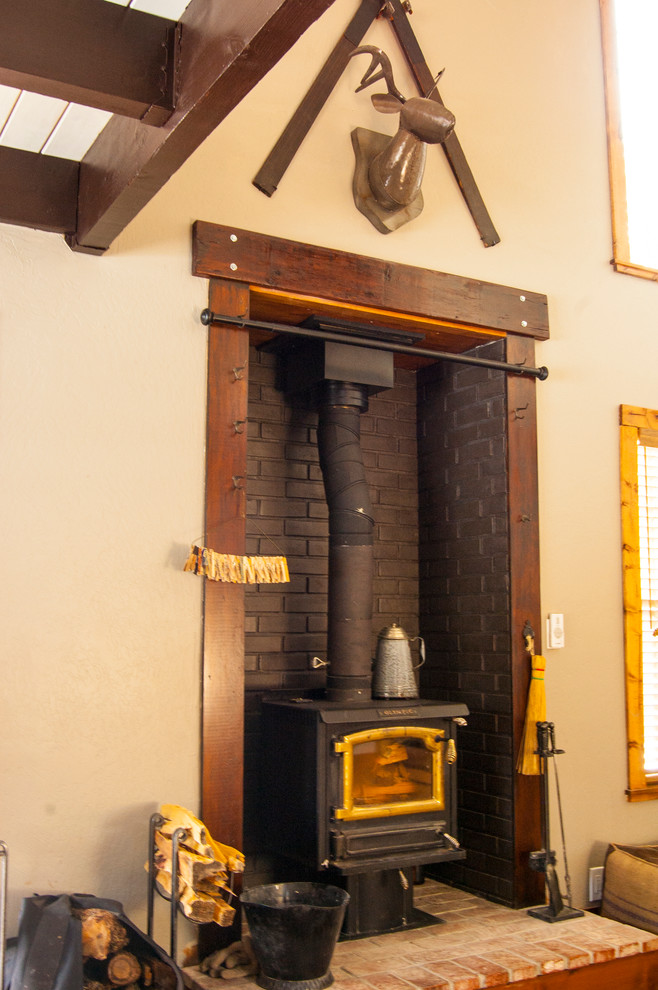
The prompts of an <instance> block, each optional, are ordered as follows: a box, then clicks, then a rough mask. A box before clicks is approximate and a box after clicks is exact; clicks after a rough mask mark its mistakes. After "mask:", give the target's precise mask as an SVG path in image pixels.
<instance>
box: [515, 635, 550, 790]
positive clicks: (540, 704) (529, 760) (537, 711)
mask: <svg viewBox="0 0 658 990" xmlns="http://www.w3.org/2000/svg"><path fill="white" fill-rule="evenodd" d="M523 635H524V636H525V641H526V650H527V651H528V653H529V654H530V662H531V674H530V687H529V688H528V705H527V708H526V713H525V724H524V726H523V736H522V738H521V748H520V750H519V758H518V761H517V764H516V772H517V773H522V774H526V775H528V776H530V775H533V774H534V775H539V774H541V764H540V760H539V754H538V752H537V722H545V721H546V690H545V686H544V671H545V669H546V660H545V659H544V657H542V656H535V639H534V635H533V632H532V629H531V628H530V626H529V625H528V624H526V626H525V628H524V630H523Z"/></svg>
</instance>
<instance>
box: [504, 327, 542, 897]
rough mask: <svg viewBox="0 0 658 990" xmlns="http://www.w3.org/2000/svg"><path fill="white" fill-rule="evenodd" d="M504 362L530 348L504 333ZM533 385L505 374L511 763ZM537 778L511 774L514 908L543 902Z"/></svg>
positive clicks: (531, 516) (532, 555) (528, 535)
mask: <svg viewBox="0 0 658 990" xmlns="http://www.w3.org/2000/svg"><path fill="white" fill-rule="evenodd" d="M507 360H508V361H510V362H511V363H513V364H521V363H524V364H527V365H534V361H535V343H534V341H533V340H531V339H530V338H528V337H519V336H516V335H514V334H510V335H509V336H508V338H507ZM536 388H537V385H536V382H535V381H534V380H533V379H530V378H522V377H521V376H517V375H509V377H508V385H507V403H508V408H507V412H508V416H509V432H508V437H509V450H508V475H509V534H510V597H511V630H512V646H511V651H512V681H513V687H512V698H513V720H514V727H513V736H512V738H513V747H514V749H513V752H514V759H515V760H516V757H517V755H518V752H519V748H520V746H521V737H522V735H523V725H524V722H525V712H526V704H527V698H528V687H529V684H530V663H531V661H530V656H529V654H528V653H527V652H526V649H525V642H524V639H523V628H524V626H525V623H526V622H527V621H529V622H530V624H531V626H532V627H533V629H534V632H535V651H536V652H537V653H540V652H541V603H540V595H539V592H540V586H539V491H538V483H537V406H536ZM540 824H541V823H540V815H539V777H527V776H522V775H521V774H518V773H517V774H515V779H514V900H515V906H516V907H526V906H527V905H530V904H538V903H543V900H544V874H543V873H535V872H533V871H532V870H529V869H528V854H529V853H530V852H532V851H533V850H535V849H540V848H541V828H540Z"/></svg>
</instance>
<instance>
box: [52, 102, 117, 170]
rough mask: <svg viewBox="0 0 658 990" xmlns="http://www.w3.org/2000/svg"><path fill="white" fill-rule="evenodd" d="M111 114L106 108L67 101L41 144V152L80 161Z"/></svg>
mask: <svg viewBox="0 0 658 990" xmlns="http://www.w3.org/2000/svg"><path fill="white" fill-rule="evenodd" d="M111 116H112V114H111V113H109V111H107V110H97V109H96V108H95V107H82V106H79V105H78V104H77V103H69V105H68V107H67V108H66V110H65V111H64V113H63V114H62V116H61V117H60V119H59V122H58V123H57V125H56V126H55V129H54V131H53V132H52V134H51V135H50V137H49V139H48V141H47V142H46V144H45V145H44V146H43V154H44V155H54V156H55V158H69V159H71V160H72V161H75V162H79V161H81V160H82V159H83V158H84V156H85V155H86V153H87V151H88V150H89V148H90V147H91V145H92V144H93V143H94V141H95V140H96V138H97V137H98V135H99V134H100V132H101V131H102V130H103V128H104V127H105V125H106V124H107V122H108V120H109V119H110V117H111Z"/></svg>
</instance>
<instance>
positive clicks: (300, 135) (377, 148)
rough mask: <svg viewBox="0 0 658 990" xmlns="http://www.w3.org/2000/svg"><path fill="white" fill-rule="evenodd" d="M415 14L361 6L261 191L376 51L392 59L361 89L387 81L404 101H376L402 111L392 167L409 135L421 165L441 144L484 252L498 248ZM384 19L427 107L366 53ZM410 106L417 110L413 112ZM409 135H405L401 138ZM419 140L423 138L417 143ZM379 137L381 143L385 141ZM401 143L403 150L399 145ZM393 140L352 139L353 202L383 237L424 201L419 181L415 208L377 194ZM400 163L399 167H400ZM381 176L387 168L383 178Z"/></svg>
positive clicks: (388, 5) (284, 138) (357, 134)
mask: <svg viewBox="0 0 658 990" xmlns="http://www.w3.org/2000/svg"><path fill="white" fill-rule="evenodd" d="M411 12H412V11H411V4H410V0H385V2H382V0H361V2H360V4H359V8H358V10H357V12H356V14H355V15H354V17H353V18H352V20H351V21H350V23H349V24H348V26H347V28H346V30H345V32H344V33H343V35H342V36H341V37H340V38H339V40H338V42H337V44H336V46H335V47H334V49H333V51H332V52H331V54H330V55H329V58H328V59H327V61H326V62H325V64H324V65H323V67H322V68H321V69H320V72H319V73H318V75H317V76H316V78H315V80H314V82H313V83H312V84H311V87H310V89H309V90H308V92H307V93H306V95H305V96H304V98H303V99H302V102H301V103H300V104H299V106H298V108H297V110H296V111H295V113H294V114H293V116H292V117H291V118H290V120H289V122H288V124H287V126H286V127H285V129H284V131H283V133H282V134H281V136H280V137H279V139H278V141H277V142H276V144H275V145H274V147H273V148H272V150H271V152H270V154H269V155H268V157H267V158H266V160H265V162H264V163H263V165H262V166H261V168H260V170H259V172H258V174H257V175H256V176H255V177H254V179H253V183H254V185H255V186H256V188H257V189H260V191H261V192H263V193H265V194H266V195H267V196H272V195H273V193H274V192H275V191H276V189H277V187H278V184H279V182H280V181H281V178H282V177H283V175H284V173H285V171H286V169H287V168H288V166H289V165H290V163H291V161H292V159H293V158H294V156H295V154H296V153H297V151H298V149H299V147H300V145H301V143H302V141H303V140H304V138H305V136H306V134H307V133H308V131H309V130H310V128H311V126H312V125H313V123H314V121H315V119H316V118H317V116H318V114H319V112H320V110H321V109H322V107H323V106H324V104H325V103H326V101H327V99H328V98H329V95H330V93H331V91H332V90H333V88H334V86H335V85H336V83H337V82H338V79H339V78H340V76H341V75H342V73H343V71H344V70H345V67H346V66H347V63H348V61H349V59H350V58H351V57H352V56H353V55H355V54H358V53H360V52H362V51H367V52H370V53H371V54H372V55H373V56H375V52H377V53H379V55H381V56H383V60H385V61H382V60H379V64H380V65H381V66H382V71H381V72H380V73H379V74H377V75H374V68H375V66H374V64H373V63H371V66H370V68H369V69H368V70H367V71H366V74H365V76H364V78H363V80H362V83H361V86H360V87H359V89H362V88H363V87H364V86H367V85H370V83H371V82H374V81H376V80H377V79H381V78H384V79H385V81H386V83H387V89H388V94H387V96H388V97H389V98H391V97H393V99H394V100H397V105H395V106H394V104H393V103H392V102H391V100H390V99H388V101H387V96H386V95H384V94H377V96H376V97H373V103H374V104H375V106H377V108H378V109H381V110H382V112H393V111H394V110H395V112H400V128H399V129H398V133H397V134H396V135H395V136H394V137H393V139H392V142H391V145H390V146H389V147H388V154H389V163H388V164H389V165H390V164H391V161H392V157H391V156H392V153H393V151H394V149H395V148H396V147H399V145H400V142H401V141H402V140H403V139H404V140H405V141H406V140H407V139H406V134H412V136H413V137H414V139H416V140H414V141H411V142H407V144H410V145H411V146H410V147H409V148H407V149H405V150H408V152H409V155H410V157H414V156H415V158H416V159H419V158H423V162H424V148H425V144H426V143H440V144H441V147H442V148H443V151H444V153H445V155H446V158H447V159H448V162H449V164H450V167H451V169H452V172H453V175H454V176H455V178H456V180H457V183H458V185H459V188H460V190H461V193H462V196H463V197H464V200H465V202H466V205H467V206H468V209H469V211H470V213H471V216H472V217H473V220H474V222H475V225H476V227H477V229H478V231H479V234H480V237H481V239H482V242H483V244H484V246H485V247H492V246H493V245H494V244H498V242H499V241H500V237H499V236H498V233H497V231H496V229H495V227H494V225H493V223H492V220H491V217H490V216H489V213H488V211H487V208H486V206H485V205H484V202H483V200H482V196H481V195H480V191H479V189H478V187H477V185H476V183H475V179H474V178H473V173H472V172H471V169H470V167H469V165H468V162H467V161H466V156H465V155H464V152H463V150H462V147H461V145H460V143H459V140H458V138H457V135H456V133H455V131H454V118H453V117H452V114H450V111H449V110H446V108H445V107H444V106H443V101H442V100H441V97H440V94H439V91H438V88H437V81H438V78H436V79H435V77H434V76H433V75H432V73H431V71H430V69H429V67H428V65H427V62H426V61H425V57H424V55H423V53H422V51H421V48H420V45H419V44H418V41H417V39H416V36H415V34H414V32H413V29H412V27H411V25H410V23H409V19H408V17H407V14H408V13H411ZM380 16H382V17H386V18H387V19H388V20H389V21H390V22H391V25H392V27H393V31H394V32H395V35H396V36H397V39H398V42H399V44H400V47H401V49H402V52H403V54H404V56H405V59H406V61H407V64H408V65H409V68H410V69H411V72H412V74H413V77H414V80H415V82H416V85H417V87H418V90H419V92H420V94H421V101H422V104H423V105H422V107H419V106H418V98H412V99H410V100H407V99H405V97H404V96H402V94H401V93H400V92H399V91H398V90H397V89H396V88H395V86H394V84H393V79H392V74H390V72H389V70H390V63H388V66H387V65H386V63H387V62H388V59H387V58H386V56H385V55H384V53H383V52H381V50H380V49H373V48H372V47H371V46H363V48H359V46H360V44H361V41H362V39H363V37H364V35H365V33H366V31H367V30H368V28H369V27H370V25H371V24H372V23H373V21H374V20H376V18H378V17H380ZM379 55H377V56H375V58H377V59H379ZM378 97H379V98H380V99H379V101H378V99H377V98H378ZM384 101H387V102H388V109H387V110H384V109H383V102H384ZM429 101H433V102H435V103H436V104H438V106H437V107H436V109H434V108H433V107H431V105H430V106H428V105H427V104H429ZM378 102H380V103H382V105H381V106H378ZM410 104H411V106H409V105H410ZM405 110H406V113H405ZM403 115H404V116H403ZM420 117H422V118H423V120H422V121H421V122H420V123H418V124H417V118H420ZM451 118H452V119H451ZM428 120H431V121H432V123H431V125H430V126H429V129H428V126H427V122H428ZM410 123H411V125H412V126H411V129H408V125H409V124H410ZM414 127H415V129H416V130H418V129H419V128H420V134H414V133H413V130H414ZM402 131H405V132H406V133H405V134H402V133H401V132H402ZM370 135H372V137H370ZM423 135H428V136H429V137H430V140H429V141H428V140H427V139H426V137H425V136H423ZM437 135H438V136H437ZM418 138H419V140H417V139H418ZM377 139H380V140H379V141H378V140H377ZM396 139H397V145H395V144H394V142H396ZM382 140H383V141H384V142H385V144H384V145H382ZM390 140H391V139H389V138H387V137H385V136H383V135H378V134H376V133H375V132H373V131H364V130H363V129H361V128H357V129H356V130H355V131H354V132H353V135H352V143H353V145H354V150H355V155H356V159H357V164H356V171H355V179H354V199H355V202H356V204H357V207H358V208H359V209H360V210H361V212H363V213H364V214H365V215H366V216H368V218H369V219H370V221H371V222H372V223H373V224H374V226H375V227H377V229H378V230H380V231H381V232H382V233H388V232H389V231H390V230H394V229H396V227H399V226H400V225H401V224H402V223H406V222H407V221H408V220H411V219H413V217H414V216H417V215H418V213H419V212H420V210H421V209H422V199H419V198H418V197H419V196H420V195H421V194H420V181H418V182H417V187H418V189H417V193H416V194H415V195H414V197H412V199H411V200H410V201H409V202H407V203H406V204H396V205H394V206H391V205H390V204H388V205H386V204H385V203H384V202H383V201H382V199H383V196H384V194H383V192H382V191H381V189H380V195H379V196H378V195H377V192H376V190H375V189H374V188H373V187H374V186H376V185H377V178H376V176H375V175H374V171H375V170H376V168H375V169H373V159H374V158H375V157H376V156H377V155H379V156H380V164H381V156H382V154H386V151H385V148H386V146H387V145H388V144H389V141H390ZM420 146H422V150H420ZM397 164H398V166H399V161H398V163H397ZM414 168H415V171H416V173H419V174H420V179H421V180H422V167H420V168H418V161H416V162H415V165H414ZM398 172H399V167H398ZM381 174H382V173H381V169H380V178H381ZM416 177H417V176H416ZM382 181H383V180H382ZM391 183H392V185H393V186H394V185H395V179H393V180H389V191H390V188H391V187H392V186H391ZM406 195H407V190H405V192H404V196H406Z"/></svg>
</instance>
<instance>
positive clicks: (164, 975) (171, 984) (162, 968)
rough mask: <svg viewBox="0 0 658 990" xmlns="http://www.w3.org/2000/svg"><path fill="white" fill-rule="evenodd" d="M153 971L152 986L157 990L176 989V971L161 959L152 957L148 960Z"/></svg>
mask: <svg viewBox="0 0 658 990" xmlns="http://www.w3.org/2000/svg"><path fill="white" fill-rule="evenodd" d="M150 965H151V970H152V972H153V986H155V987H157V988H158V990H177V986H178V984H177V980H176V973H175V972H174V970H173V969H172V968H171V966H169V965H168V964H167V963H166V962H164V961H163V960H162V959H156V958H153V959H151V960H150Z"/></svg>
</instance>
